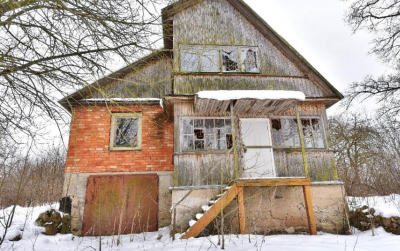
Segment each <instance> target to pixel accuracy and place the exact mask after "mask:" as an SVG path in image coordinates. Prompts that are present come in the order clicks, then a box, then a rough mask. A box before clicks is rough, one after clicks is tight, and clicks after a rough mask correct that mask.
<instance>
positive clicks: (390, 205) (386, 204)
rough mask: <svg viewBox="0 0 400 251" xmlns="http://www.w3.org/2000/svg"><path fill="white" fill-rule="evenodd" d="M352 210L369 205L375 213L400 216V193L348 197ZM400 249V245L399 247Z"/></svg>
mask: <svg viewBox="0 0 400 251" xmlns="http://www.w3.org/2000/svg"><path fill="white" fill-rule="evenodd" d="M347 202H348V204H349V208H350V210H354V209H356V208H360V207H362V206H367V207H369V208H373V209H375V215H380V216H382V217H385V218H389V217H393V216H395V217H400V195H399V194H391V195H388V196H371V197H347ZM399 250H400V247H399Z"/></svg>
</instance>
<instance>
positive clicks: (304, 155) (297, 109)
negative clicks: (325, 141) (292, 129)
mask: <svg viewBox="0 0 400 251" xmlns="http://www.w3.org/2000/svg"><path fill="white" fill-rule="evenodd" d="M295 110H296V119H297V129H298V131H299V137H300V145H301V153H302V156H303V166H304V174H305V176H306V177H307V178H309V177H310V173H309V171H308V164H307V155H306V146H305V145H304V135H303V128H302V125H301V120H300V114H299V108H298V107H297V104H295Z"/></svg>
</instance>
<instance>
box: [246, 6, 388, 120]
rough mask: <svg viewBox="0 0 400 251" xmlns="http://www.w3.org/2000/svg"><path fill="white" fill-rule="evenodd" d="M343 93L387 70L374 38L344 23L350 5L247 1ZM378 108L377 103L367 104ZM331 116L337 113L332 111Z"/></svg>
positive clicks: (367, 102)
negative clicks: (375, 50) (377, 54)
mask: <svg viewBox="0 0 400 251" xmlns="http://www.w3.org/2000/svg"><path fill="white" fill-rule="evenodd" d="M245 2H246V3H247V4H248V5H249V6H250V7H251V8H252V9H253V10H255V11H256V12H257V14H258V15H260V16H261V17H262V18H263V19H264V20H265V21H266V22H267V23H268V24H269V25H270V26H271V27H272V28H273V29H274V30H275V31H276V32H278V34H279V35H281V36H282V37H283V38H285V39H286V41H288V42H289V43H290V44H291V45H292V46H293V47H294V48H295V49H296V50H297V51H298V52H300V54H301V55H302V56H303V57H304V58H306V59H307V61H308V62H310V63H311V64H312V65H313V66H314V68H316V69H317V70H318V71H319V72H320V73H321V74H322V75H323V76H324V77H325V78H326V79H327V80H328V81H329V82H330V83H331V84H332V85H333V86H335V87H336V88H337V89H338V90H339V91H341V92H342V93H343V92H344V91H345V89H346V88H347V87H348V86H349V85H350V84H351V83H352V82H357V81H361V80H363V78H364V77H365V76H366V75H374V76H378V75H380V74H383V73H384V72H385V69H386V68H385V66H384V65H383V64H381V63H380V62H379V60H378V59H377V58H376V57H375V56H374V55H368V52H369V50H370V49H371V48H372V44H371V41H372V39H373V37H372V35H371V34H368V33H366V32H357V33H356V34H352V31H351V29H350V27H349V26H347V25H346V24H345V22H344V14H345V11H346V9H347V8H346V5H347V6H348V3H347V2H344V1H339V0H302V1H299V0H245ZM363 104H364V105H366V106H367V107H368V108H373V107H374V106H375V104H374V101H373V100H367V101H365V102H364V103H363ZM330 110H331V111H330V113H332V112H334V110H336V109H335V108H334V107H333V108H331V109H330Z"/></svg>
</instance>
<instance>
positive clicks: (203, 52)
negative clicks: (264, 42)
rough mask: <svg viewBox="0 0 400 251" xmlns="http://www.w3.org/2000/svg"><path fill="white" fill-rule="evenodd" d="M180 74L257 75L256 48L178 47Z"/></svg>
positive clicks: (257, 60)
mask: <svg viewBox="0 0 400 251" xmlns="http://www.w3.org/2000/svg"><path fill="white" fill-rule="evenodd" d="M180 69H181V71H182V72H226V73H228V72H253V73H259V72H260V67H259V57H258V48H257V47H239V46H204V45H180Z"/></svg>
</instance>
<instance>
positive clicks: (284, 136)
mask: <svg viewBox="0 0 400 251" xmlns="http://www.w3.org/2000/svg"><path fill="white" fill-rule="evenodd" d="M300 121H301V128H302V130H303V135H304V144H305V147H307V148H325V134H324V131H323V126H322V120H321V119H320V118H301V119H300ZM271 124H272V126H271V127H272V137H273V142H274V146H277V147H299V146H300V137H299V133H298V127H297V119H296V118H295V117H285V118H273V119H271Z"/></svg>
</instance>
